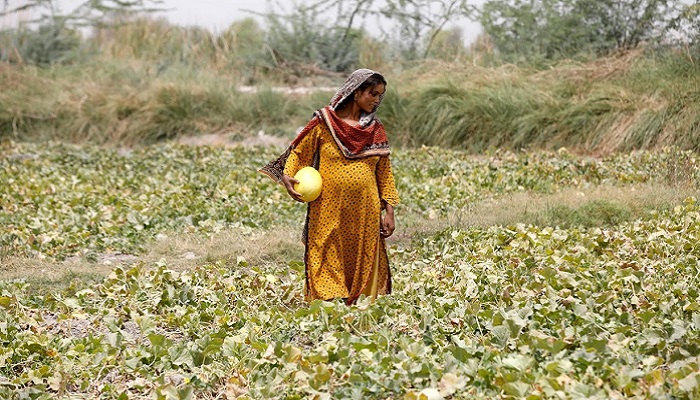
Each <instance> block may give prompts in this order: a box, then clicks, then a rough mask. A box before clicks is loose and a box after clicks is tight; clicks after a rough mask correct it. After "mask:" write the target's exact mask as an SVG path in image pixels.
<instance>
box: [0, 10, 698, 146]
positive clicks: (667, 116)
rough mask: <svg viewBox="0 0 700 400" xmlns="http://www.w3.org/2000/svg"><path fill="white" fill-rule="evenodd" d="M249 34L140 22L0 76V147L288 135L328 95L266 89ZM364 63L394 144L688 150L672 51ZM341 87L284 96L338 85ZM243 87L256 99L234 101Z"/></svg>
mask: <svg viewBox="0 0 700 400" xmlns="http://www.w3.org/2000/svg"><path fill="white" fill-rule="evenodd" d="M234 28H235V29H234ZM253 31H254V27H247V28H246V29H242V28H240V29H239V28H236V27H232V28H231V29H230V30H229V32H228V33H227V34H226V35H220V36H213V35H211V34H210V33H207V32H205V31H200V30H197V29H184V28H178V27H173V26H171V25H168V24H167V23H166V22H163V21H152V20H143V21H136V22H135V23H133V24H127V25H124V26H117V27H116V28H112V30H110V31H103V32H100V33H99V35H98V36H97V38H96V39H95V40H96V42H95V43H97V44H98V45H99V46H100V47H101V55H99V56H94V57H91V58H89V59H86V60H83V61H82V62H79V63H74V64H69V65H54V66H52V67H48V68H38V67H32V66H26V65H9V64H0V87H2V88H3V90H2V91H0V137H12V138H14V139H17V140H46V139H57V140H67V141H72V142H80V141H86V140H87V141H91V142H95V143H119V144H138V143H150V142H154V141H158V140H164V139H170V138H175V137H178V136H181V135H196V134H200V133H213V132H220V131H222V130H226V131H227V132H230V131H235V132H237V137H239V138H242V137H244V136H246V135H251V134H256V133H257V132H258V131H260V130H264V131H268V132H273V133H277V134H281V135H285V136H289V137H291V136H293V134H294V132H295V131H296V129H297V128H298V127H299V126H300V125H303V124H304V123H305V122H306V121H307V120H308V118H309V117H310V115H311V112H312V111H313V110H314V109H317V108H320V107H322V106H323V105H325V104H326V103H327V101H328V99H329V98H330V95H331V93H328V92H326V91H320V92H310V93H307V94H293V95H285V94H283V93H281V92H279V91H276V90H272V87H273V86H277V85H280V84H281V83H282V81H287V84H288V85H289V84H290V83H289V81H288V80H286V79H284V78H282V79H278V78H280V76H275V75H274V74H273V75H268V76H267V77H264V76H263V75H260V74H258V73H257V72H254V71H253V72H251V71H252V70H251V69H249V67H246V64H245V57H246V54H248V55H250V53H246V52H253V51H263V50H261V49H260V48H258V49H257V50H256V49H255V48H254V47H250V46H248V47H247V48H246V47H245V46H243V45H242V43H241V42H240V40H241V38H242V37H244V36H245V35H243V34H244V33H245V34H246V35H248V36H250V34H251V32H253ZM246 32H247V33H246ZM242 35H243V36H242ZM248 44H250V43H248ZM368 60H369V58H368ZM372 60H373V62H376V63H377V65H381V66H382V68H383V69H382V72H384V73H385V75H386V76H387V78H388V80H389V93H388V94H387V96H386V98H385V101H384V104H383V105H382V108H381V109H380V111H379V116H380V117H381V119H382V121H383V122H384V123H385V125H386V126H387V129H388V131H389V133H390V137H391V139H392V140H393V142H394V143H395V144H396V145H402V146H420V145H437V146H445V147H451V148H459V149H465V150H469V151H472V152H485V151H489V149H494V148H507V149H514V150H518V149H527V148H544V149H557V148H560V147H566V148H569V149H571V150H573V151H582V152H592V153H608V152H613V151H629V150H633V149H648V148H656V147H662V146H667V145H675V146H678V147H679V148H683V149H694V150H700V66H699V65H698V63H697V61H695V60H694V59H693V58H690V57H688V56H686V55H685V54H684V53H682V52H674V51H664V52H651V51H646V52H641V51H640V52H635V53H629V54H626V55H623V56H616V57H610V58H605V59H599V60H594V61H591V62H588V63H581V62H571V61H568V62H561V63H560V64H558V65H555V66H552V67H551V68H548V69H545V70H541V69H536V68H531V67H527V66H516V65H511V64H508V65H501V66H494V67H485V66H480V65H477V64H475V63H471V64H465V63H459V62H454V63H447V62H436V61H426V62H423V63H420V64H414V65H413V66H408V67H407V66H406V65H403V66H400V65H395V64H389V63H385V62H384V61H383V60H381V59H380V58H373V59H372ZM343 78H344V76H342V75H337V74H327V75H323V76H317V77H315V78H313V79H307V80H299V81H295V82H294V84H295V85H301V86H310V87H315V86H338V85H340V83H342V80H343ZM251 82H252V83H256V84H257V86H258V90H257V91H256V92H254V93H248V92H245V93H244V92H242V91H241V90H240V87H241V86H242V85H247V84H250V83H251ZM266 88H267V89H266Z"/></svg>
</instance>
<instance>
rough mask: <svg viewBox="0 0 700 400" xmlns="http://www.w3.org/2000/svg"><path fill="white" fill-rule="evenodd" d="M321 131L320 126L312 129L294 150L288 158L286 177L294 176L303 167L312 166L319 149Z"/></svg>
mask: <svg viewBox="0 0 700 400" xmlns="http://www.w3.org/2000/svg"><path fill="white" fill-rule="evenodd" d="M319 129H321V128H320V126H317V127H315V128H314V129H312V130H311V132H309V133H308V134H307V135H306V136H304V138H303V139H301V142H299V144H298V145H297V146H296V147H295V148H294V149H292V151H291V153H290V154H289V157H288V158H287V163H286V164H285V166H284V174H285V175H288V176H294V175H295V174H296V173H297V171H299V170H300V169H302V168H303V167H308V166H310V165H312V162H313V158H314V153H315V152H316V149H317V148H318V139H319Z"/></svg>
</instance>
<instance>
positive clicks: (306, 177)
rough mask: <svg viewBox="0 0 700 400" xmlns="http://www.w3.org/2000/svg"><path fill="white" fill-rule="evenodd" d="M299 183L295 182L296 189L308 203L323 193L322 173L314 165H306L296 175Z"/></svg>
mask: <svg viewBox="0 0 700 400" xmlns="http://www.w3.org/2000/svg"><path fill="white" fill-rule="evenodd" d="M294 178H295V179H297V180H298V181H299V183H295V184H294V190H296V191H297V192H299V194H301V198H302V200H304V202H306V203H308V202H310V201H314V200H316V198H318V196H319V195H320V194H321V185H322V179H321V174H319V173H318V171H316V169H315V168H313V167H304V168H302V169H300V170H299V172H297V173H296V175H294Z"/></svg>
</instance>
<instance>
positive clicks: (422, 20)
mask: <svg viewBox="0 0 700 400" xmlns="http://www.w3.org/2000/svg"><path fill="white" fill-rule="evenodd" d="M303 9H304V10H306V11H310V12H314V13H317V12H319V11H321V10H325V9H335V10H336V15H337V17H336V20H335V21H334V23H333V26H335V27H337V28H339V29H341V30H342V32H343V34H342V35H340V36H341V37H342V38H347V37H348V35H349V34H350V33H351V32H353V31H354V30H356V29H357V27H358V25H359V24H360V23H362V22H364V21H366V20H368V19H372V18H374V19H376V20H378V21H379V23H380V25H383V22H386V21H388V22H390V23H391V25H392V26H395V27H396V31H393V32H390V31H387V30H386V29H384V28H382V33H383V35H385V36H386V38H389V39H391V38H394V39H400V40H399V41H397V42H399V43H400V44H401V46H402V48H401V49H400V50H401V52H402V53H403V56H405V57H408V58H421V57H423V58H424V57H426V56H427V55H428V54H429V53H430V50H431V48H432V46H433V44H434V41H435V39H436V38H437V37H438V36H439V35H440V33H441V32H442V31H443V29H444V28H445V26H446V25H447V24H448V23H449V22H451V21H455V20H457V19H459V18H463V17H470V16H472V15H473V12H474V10H475V7H474V6H473V5H471V4H469V0H315V1H313V2H311V3H310V4H309V5H307V6H305V7H303Z"/></svg>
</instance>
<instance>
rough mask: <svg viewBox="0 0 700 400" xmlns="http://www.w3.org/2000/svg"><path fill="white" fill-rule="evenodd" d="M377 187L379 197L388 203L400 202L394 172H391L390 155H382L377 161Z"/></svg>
mask: <svg viewBox="0 0 700 400" xmlns="http://www.w3.org/2000/svg"><path fill="white" fill-rule="evenodd" d="M377 187H378V188H379V198H380V199H382V201H384V202H385V203H387V204H390V205H392V206H396V205H398V204H399V202H400V201H401V199H399V193H398V192H397V191H396V184H395V183H394V174H393V173H392V172H391V160H390V159H389V157H388V156H382V157H380V158H379V162H378V163H377Z"/></svg>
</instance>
